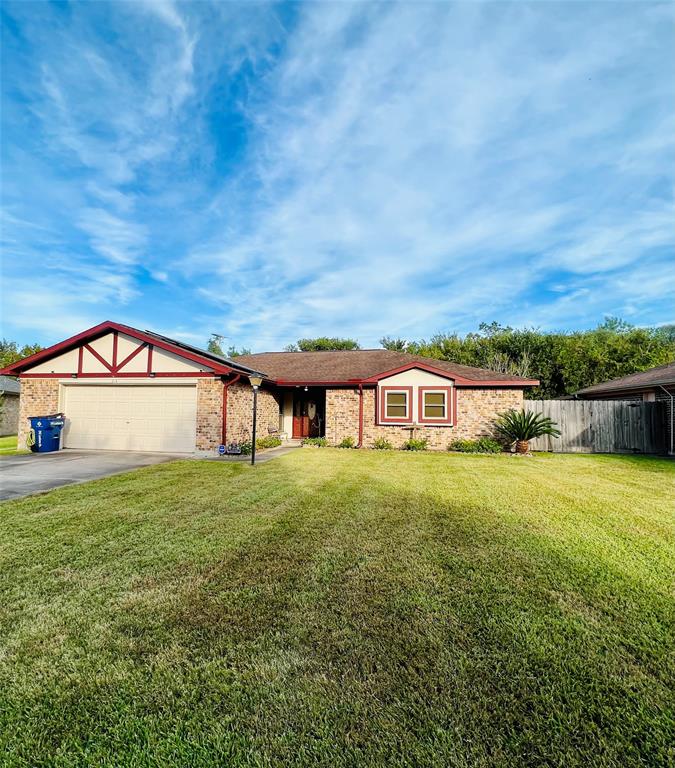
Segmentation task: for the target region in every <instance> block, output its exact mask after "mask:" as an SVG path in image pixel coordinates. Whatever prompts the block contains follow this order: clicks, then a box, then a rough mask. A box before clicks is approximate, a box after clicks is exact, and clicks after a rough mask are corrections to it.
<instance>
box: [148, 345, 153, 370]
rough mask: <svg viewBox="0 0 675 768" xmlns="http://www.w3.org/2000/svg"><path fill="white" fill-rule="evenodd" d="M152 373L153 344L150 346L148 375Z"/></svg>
mask: <svg viewBox="0 0 675 768" xmlns="http://www.w3.org/2000/svg"><path fill="white" fill-rule="evenodd" d="M151 373H152V344H148V375H150V374H151Z"/></svg>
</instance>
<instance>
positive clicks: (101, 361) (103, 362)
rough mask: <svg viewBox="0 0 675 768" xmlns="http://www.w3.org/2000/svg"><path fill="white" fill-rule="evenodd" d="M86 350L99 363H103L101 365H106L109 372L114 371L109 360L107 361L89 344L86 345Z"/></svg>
mask: <svg viewBox="0 0 675 768" xmlns="http://www.w3.org/2000/svg"><path fill="white" fill-rule="evenodd" d="M84 348H85V349H86V350H87V352H90V353H91V354H92V355H93V356H94V357H95V358H96V359H97V360H98V361H99V363H101V365H105V367H106V368H107V369H108V370H109V371H112V370H113V367H112V365H110V363H109V362H108V361H107V360H105V359H104V358H103V357H102V356H101V355H99V353H98V352H97V351H96V350H95V349H94V348H93V347H90V346H89V344H85V345H84Z"/></svg>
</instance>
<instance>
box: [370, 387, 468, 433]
mask: <svg viewBox="0 0 675 768" xmlns="http://www.w3.org/2000/svg"><path fill="white" fill-rule="evenodd" d="M415 389H416V390H417V398H416V407H414V406H413V403H414V402H415V401H413V387H402V386H401V387H394V386H391V387H380V394H379V403H378V422H379V423H380V424H412V423H413V421H414V422H417V423H419V424H443V425H449V424H452V415H453V414H452V412H453V398H452V387H444V386H439V387H415Z"/></svg>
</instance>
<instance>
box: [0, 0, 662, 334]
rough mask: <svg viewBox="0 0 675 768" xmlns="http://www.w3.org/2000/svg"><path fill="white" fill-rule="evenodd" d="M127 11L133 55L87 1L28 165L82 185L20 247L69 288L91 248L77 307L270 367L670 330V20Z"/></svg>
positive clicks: (69, 184) (45, 102)
mask: <svg viewBox="0 0 675 768" xmlns="http://www.w3.org/2000/svg"><path fill="white" fill-rule="evenodd" d="M112 9H113V10H112V12H111V15H110V19H111V23H112V24H113V25H114V28H115V31H116V33H117V34H118V35H119V39H120V40H124V45H114V44H111V43H110V40H109V39H107V38H106V37H104V36H99V35H94V34H92V32H91V30H92V24H93V25H94V26H95V22H91V23H90V21H89V20H90V19H91V18H92V17H93V16H94V15H95V14H94V11H92V9H91V8H90V6H89V5H87V4H85V5H80V6H75V7H74V9H73V13H72V17H71V18H72V21H71V22H70V24H71V26H68V25H66V24H60V25H52V27H53V30H52V29H49V30H47V29H46V28H45V29H41V31H40V35H39V36H38V37H36V39H37V40H38V41H40V43H41V44H40V45H38V46H37V47H36V50H38V51H39V61H40V64H39V72H40V77H39V81H38V82H37V83H36V84H35V86H34V87H33V88H32V89H31V92H30V94H29V95H30V97H31V98H29V99H28V101H29V102H30V105H31V106H30V110H31V114H32V115H33V116H34V117H35V118H36V119H37V120H38V122H39V124H40V125H41V126H42V131H43V133H42V134H41V135H40V136H41V139H40V141H41V144H40V146H39V151H37V149H36V151H34V152H27V153H26V154H25V156H24V157H23V158H22V160H21V163H20V165H21V167H22V169H24V168H25V169H27V170H26V178H28V179H30V180H31V181H32V180H35V183H32V184H31V187H35V185H36V184H37V185H38V186H39V185H40V173H39V172H40V168H39V167H38V165H36V167H34V168H33V167H32V166H31V163H36V164H38V163H39V159H40V158H41V156H42V155H41V154H40V153H41V152H44V153H45V154H46V155H47V156H48V158H49V161H48V162H49V165H50V169H51V167H52V165H53V164H58V163H62V165H63V170H62V173H61V176H60V177H59V178H58V179H54V178H51V177H49V178H47V176H48V174H45V182H44V184H43V186H44V187H45V191H44V194H45V195H47V194H48V193H49V194H51V195H52V198H50V199H49V200H48V201H47V200H45V205H39V206H34V208H33V209H31V207H30V206H29V205H28V206H26V205H25V203H26V199H25V198H27V197H28V195H27V194H25V195H24V199H23V200H20V201H19V202H22V203H24V204H23V205H18V207H16V208H12V211H13V215H14V216H15V217H16V219H17V221H16V222H14V223H13V224H12V225H11V228H10V232H9V234H10V235H11V236H12V238H13V240H12V248H14V249H15V251H16V252H17V253H18V252H19V251H21V250H22V249H23V251H25V250H26V248H25V242H26V239H27V235H26V231H27V230H26V225H25V224H20V223H19V222H20V221H23V222H25V221H32V220H35V223H36V225H39V226H44V227H45V229H44V230H43V231H41V232H40V235H39V237H38V235H37V234H35V233H34V234H33V235H31V238H30V239H31V243H33V245H34V246H35V247H34V248H33V251H32V252H33V253H37V252H38V251H40V249H41V251H40V252H42V253H48V254H49V257H48V258H46V259H45V258H43V261H46V262H47V263H49V264H50V265H52V266H51V267H50V268H51V269H53V270H54V271H55V274H57V275H61V276H62V275H64V274H65V271H64V270H63V269H62V268H61V267H60V264H59V259H63V258H68V257H64V254H68V253H70V252H72V251H75V252H76V253H77V254H78V255H77V257H76V258H75V262H76V267H77V269H78V270H81V274H82V281H83V282H82V283H81V284H80V285H79V289H80V290H82V289H84V285H86V284H87V283H86V281H87V280H89V281H91V285H92V286H93V288H92V291H91V292H90V293H91V295H95V296H99V297H100V300H101V302H103V303H105V302H106V301H113V297H116V299H115V300H117V299H118V300H120V301H122V302H126V304H125V305H124V306H122V307H121V308H120V307H117V306H113V307H112V311H111V310H109V309H107V308H106V311H105V314H107V315H112V314H114V313H115V311H120V312H122V313H125V314H126V316H127V320H128V321H129V322H130V321H131V320H130V318H133V319H134V320H135V321H137V322H139V324H141V325H144V326H153V325H154V326H158V327H160V326H161V327H164V328H165V329H166V328H167V327H169V328H173V329H174V331H175V332H176V333H179V332H180V333H183V334H185V333H188V334H190V333H191V334H194V335H196V336H201V335H203V339H202V343H203V342H204V341H205V339H206V338H207V337H208V334H209V333H210V332H211V331H212V330H219V331H221V332H224V333H225V334H226V335H228V336H229V337H230V339H231V340H232V342H233V343H237V344H239V345H241V344H246V345H247V346H253V347H255V348H274V347H278V346H280V345H281V344H283V343H286V342H288V341H290V340H293V339H295V338H297V337H298V336H301V335H312V334H317V333H331V334H338V333H339V334H345V335H351V336H356V337H359V338H360V339H361V341H362V342H364V343H366V344H368V345H372V344H374V343H376V342H377V340H378V339H379V337H380V336H381V335H382V334H384V333H387V334H400V335H407V336H409V337H414V336H422V335H426V336H428V335H430V334H431V333H433V332H434V331H436V330H446V329H452V330H454V329H457V330H469V329H471V328H475V327H476V326H477V324H478V323H479V322H480V321H482V320H492V319H498V320H501V321H504V322H511V323H515V322H524V323H527V324H534V325H543V326H547V327H560V326H562V325H567V326H575V325H576V324H580V323H583V324H592V323H594V322H596V321H597V320H599V319H600V318H601V316H602V315H603V314H605V313H611V314H621V313H626V314H629V313H630V314H631V317H632V318H633V319H634V320H636V321H638V322H654V321H656V320H657V319H658V318H659V317H660V316H661V315H662V313H663V311H664V310H663V307H664V306H665V303H666V302H667V301H668V298H669V297H670V296H672V290H671V282H669V280H668V278H669V277H674V276H673V275H672V272H673V264H672V262H673V258H672V256H673V250H674V248H675V242H674V241H675V237H674V234H673V227H672V219H673V167H675V162H674V161H675V140H674V136H675V132H674V131H673V125H674V123H673V120H674V114H673V112H674V110H673V106H672V105H673V103H674V102H675V87H674V82H675V80H674V76H673V73H672V71H668V70H667V68H666V67H664V61H665V60H667V58H668V56H670V57H671V58H672V54H673V41H672V37H671V35H670V30H671V29H672V20H673V15H672V9H666V8H665V6H662V5H661V6H660V5H658V4H655V5H652V4H649V3H645V4H640V5H639V6H638V5H622V6H621V7H620V8H619V7H618V6H612V7H610V6H607V5H605V4H572V5H568V6H565V7H562V6H559V5H555V4H524V3H520V4H507V3H503V4H495V3H471V4H469V3H459V4H457V3H443V4H398V3H389V4H384V5H374V4H364V3H357V4H347V3H344V4H324V3H305V4H300V5H298V6H296V7H294V12H293V14H287V15H285V14H284V12H283V10H279V9H278V8H277V7H276V6H265V5H250V4H247V5H237V4H214V5H207V4H202V3H199V4H176V3H172V2H160V1H159V0H158V1H157V2H152V1H151V0H149V1H148V2H144V3H140V2H139V3H133V4H122V5H120V4H118V5H117V6H113V7H112ZM26 23H28V22H26ZM97 23H99V24H100V19H99V21H98V22H97ZM36 158H37V159H36ZM17 164H18V161H17ZM15 183H18V182H15ZM55 190H58V192H55ZM40 194H43V192H42V190H41V191H40ZM54 199H57V200H59V201H61V200H62V201H63V202H62V203H61V207H62V208H63V211H64V212H63V213H62V211H61V208H60V207H59V205H57V204H55V203H54ZM35 211H37V215H35V216H32V215H31V214H32V213H34V212H35ZM45 211H51V214H50V215H47V214H46V213H45ZM43 218H44V221H43ZM38 244H39V247H38ZM85 250H86V251H87V252H88V258H87V257H86V254H85ZM31 258H33V259H35V258H36V257H35V256H34V255H33V256H31ZM102 265H104V266H103V272H104V274H105V275H106V278H105V280H102V279H100V278H99V277H98V276H97V272H98V271H99V270H100V269H101V267H102ZM112 275H116V276H117V277H118V278H119V283H118V284H117V285H114V284H113V283H114V281H112V282H111V279H112V278H111V276H112ZM106 281H108V282H106ZM145 281H147V282H145ZM672 283H673V284H675V280H672ZM85 290H86V289H85ZM64 296H66V297H68V300H69V301H73V302H74V304H73V306H77V302H78V292H76V291H70V290H65V291H64ZM136 300H138V302H137V303H135V302H136ZM144 312H145V313H147V317H146V319H145V320H143V319H142V318H143V317H144V315H143V313H144ZM72 314H76V313H72ZM181 329H182V330H181ZM186 338H187V337H186ZM193 340H195V339H193Z"/></svg>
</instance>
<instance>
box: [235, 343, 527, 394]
mask: <svg viewBox="0 0 675 768" xmlns="http://www.w3.org/2000/svg"><path fill="white" fill-rule="evenodd" d="M237 361H238V362H239V361H241V362H242V363H244V364H245V365H251V366H254V367H255V368H258V369H260V370H262V371H264V372H265V374H266V376H267V377H268V378H270V379H273V380H275V381H282V382H301V383H304V382H313V383H317V384H322V383H329V382H333V383H336V382H344V383H352V382H363V381H367V380H376V379H377V378H378V377H381V376H382V374H385V373H390V372H392V371H396V370H398V369H405V368H411V367H415V365H416V364H417V365H419V366H421V367H425V368H427V369H432V370H435V371H438V372H440V373H442V374H446V375H448V376H449V377H451V378H459V379H464V380H468V381H472V382H476V383H480V382H483V383H485V384H486V385H487V383H488V382H490V383H492V384H494V383H498V384H503V385H504V386H534V385H537V384H538V383H539V382H538V381H535V380H532V379H523V378H519V377H518V376H511V375H509V374H506V373H497V372H496V371H489V370H486V369H485V368H473V367H471V366H469V365H460V364H459V363H449V362H447V361H446V360H435V359H432V358H429V357H421V356H420V355H409V354H407V353H405V352H395V351H390V350H388V349H359V350H348V351H332V352H261V353H259V354H256V355H240V356H238V357H237Z"/></svg>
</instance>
